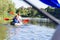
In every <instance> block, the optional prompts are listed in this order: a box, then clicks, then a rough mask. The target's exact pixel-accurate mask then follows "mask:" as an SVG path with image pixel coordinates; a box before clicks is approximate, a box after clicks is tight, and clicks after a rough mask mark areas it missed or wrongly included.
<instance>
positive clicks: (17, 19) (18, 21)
mask: <svg viewBox="0 0 60 40" xmlns="http://www.w3.org/2000/svg"><path fill="white" fill-rule="evenodd" d="M12 24H13V25H22V24H23V23H22V17H21V15H20V12H18V13H17V15H16V16H15V17H14V18H13V22H12Z"/></svg>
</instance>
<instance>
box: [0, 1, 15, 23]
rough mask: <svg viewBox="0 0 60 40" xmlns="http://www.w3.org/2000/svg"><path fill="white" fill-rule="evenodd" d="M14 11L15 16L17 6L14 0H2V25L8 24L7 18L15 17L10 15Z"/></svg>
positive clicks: (0, 16)
mask: <svg viewBox="0 0 60 40" xmlns="http://www.w3.org/2000/svg"><path fill="white" fill-rule="evenodd" d="M11 11H13V12H14V15H15V12H16V9H15V5H14V3H13V2H12V0H0V21H1V22H0V23H3V22H6V21H5V20H4V18H5V17H8V18H12V17H13V16H14V15H11V14H9V12H11Z"/></svg>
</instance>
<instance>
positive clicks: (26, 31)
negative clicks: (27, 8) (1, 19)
mask: <svg viewBox="0 0 60 40" xmlns="http://www.w3.org/2000/svg"><path fill="white" fill-rule="evenodd" d="M7 26H8V28H9V30H8V31H7V34H8V35H7V38H6V40H51V38H52V36H53V33H54V32H55V29H54V28H49V27H46V26H40V25H33V24H26V25H22V26H11V25H7Z"/></svg>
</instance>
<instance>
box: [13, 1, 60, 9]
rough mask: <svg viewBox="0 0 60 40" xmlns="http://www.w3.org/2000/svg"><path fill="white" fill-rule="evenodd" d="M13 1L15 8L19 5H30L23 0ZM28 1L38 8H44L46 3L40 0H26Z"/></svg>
mask: <svg viewBox="0 0 60 40" xmlns="http://www.w3.org/2000/svg"><path fill="white" fill-rule="evenodd" d="M12 1H13V2H14V3H15V7H16V8H19V7H22V6H23V7H25V8H27V7H30V5H28V4H27V3H25V2H24V1H22V0H12ZM28 1H30V2H31V3H32V4H34V5H36V6H38V7H39V8H46V7H47V6H48V5H46V4H44V3H42V2H39V0H36V1H35V0H28ZM58 2H59V3H60V0H58Z"/></svg>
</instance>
